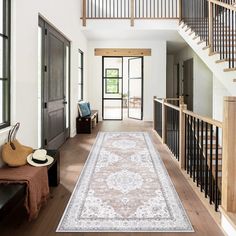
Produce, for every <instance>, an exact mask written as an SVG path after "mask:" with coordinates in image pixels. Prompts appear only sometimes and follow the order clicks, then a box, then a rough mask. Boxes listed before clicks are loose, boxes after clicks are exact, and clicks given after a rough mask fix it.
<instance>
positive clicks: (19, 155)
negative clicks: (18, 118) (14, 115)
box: [2, 123, 33, 167]
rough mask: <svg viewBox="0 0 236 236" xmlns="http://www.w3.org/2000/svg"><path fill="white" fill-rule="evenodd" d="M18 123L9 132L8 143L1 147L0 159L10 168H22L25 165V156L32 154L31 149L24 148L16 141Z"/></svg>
mask: <svg viewBox="0 0 236 236" xmlns="http://www.w3.org/2000/svg"><path fill="white" fill-rule="evenodd" d="M19 127H20V123H16V125H14V126H13V128H12V129H11V130H10V131H9V134H8V141H7V143H5V144H4V145H3V147H2V159H3V161H4V162H5V163H6V164H7V165H8V166H11V167H17V166H23V165H25V164H26V163H27V156H28V155H29V154H31V153H32V152H33V149H32V148H31V147H27V146H24V145H22V144H20V142H19V141H18V140H17V139H16V133H17V131H18V129H19Z"/></svg>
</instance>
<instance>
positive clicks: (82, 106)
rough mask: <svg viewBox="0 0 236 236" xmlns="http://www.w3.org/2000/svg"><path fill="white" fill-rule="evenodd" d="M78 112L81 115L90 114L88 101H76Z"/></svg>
mask: <svg viewBox="0 0 236 236" xmlns="http://www.w3.org/2000/svg"><path fill="white" fill-rule="evenodd" d="M78 109H79V114H80V116H81V117H85V116H90V115H91V110H90V104H89V103H88V102H84V101H81V102H79V103H78Z"/></svg>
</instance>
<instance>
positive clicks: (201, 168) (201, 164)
mask: <svg viewBox="0 0 236 236" xmlns="http://www.w3.org/2000/svg"><path fill="white" fill-rule="evenodd" d="M203 140H204V122H203V121H201V155H200V181H201V192H202V191H203V189H205V188H204V179H203V177H204V176H203V172H204V170H203V155H204V154H203V153H204V149H203Z"/></svg>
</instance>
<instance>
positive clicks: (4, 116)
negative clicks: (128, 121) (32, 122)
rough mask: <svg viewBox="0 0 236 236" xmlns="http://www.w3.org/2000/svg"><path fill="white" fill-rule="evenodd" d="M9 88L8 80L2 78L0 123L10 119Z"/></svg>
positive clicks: (0, 85) (0, 81)
mask: <svg viewBox="0 0 236 236" xmlns="http://www.w3.org/2000/svg"><path fill="white" fill-rule="evenodd" d="M8 88H9V81H8V80H0V93H1V94H2V95H3V96H0V124H2V123H5V122H6V121H7V120H9V117H8V116H9V105H8V104H9V97H8V96H7V93H8Z"/></svg>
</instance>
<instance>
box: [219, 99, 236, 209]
mask: <svg viewBox="0 0 236 236" xmlns="http://www.w3.org/2000/svg"><path fill="white" fill-rule="evenodd" d="M235 180H236V97H224V118H223V156H222V207H223V209H224V210H225V211H228V212H234V213H235V212H236V185H235Z"/></svg>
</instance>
